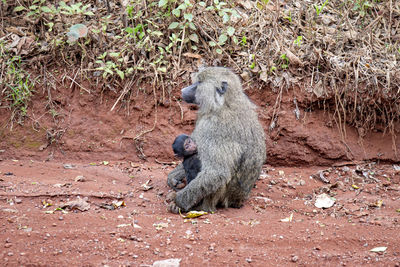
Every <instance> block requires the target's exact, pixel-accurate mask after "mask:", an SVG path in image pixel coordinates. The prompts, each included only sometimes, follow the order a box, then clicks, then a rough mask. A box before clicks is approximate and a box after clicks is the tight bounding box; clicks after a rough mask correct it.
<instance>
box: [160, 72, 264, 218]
mask: <svg viewBox="0 0 400 267" xmlns="http://www.w3.org/2000/svg"><path fill="white" fill-rule="evenodd" d="M182 98H183V100H184V101H186V102H188V103H195V104H197V105H198V106H199V110H198V114H197V120H196V126H195V129H194V131H193V133H192V135H191V137H192V138H193V140H194V141H195V143H196V144H197V149H198V157H199V159H200V162H201V165H202V166H201V171H200V172H199V173H198V174H197V177H196V179H194V180H193V181H192V182H191V183H190V184H188V185H187V186H186V187H185V188H183V189H182V190H180V191H178V192H177V193H176V196H175V199H174V200H173V201H171V202H170V204H169V210H170V211H171V212H175V213H176V212H178V211H179V208H180V209H181V210H182V211H189V210H191V209H196V210H203V211H215V210H216V207H217V206H220V207H235V208H239V207H241V206H242V205H243V203H244V201H245V200H246V198H247V197H248V196H249V194H250V191H251V189H252V188H253V186H254V183H255V181H256V180H257V178H258V177H259V175H260V172H261V168H262V165H263V163H264V161H265V159H266V151H265V136H264V131H263V128H262V127H261V125H260V123H259V121H258V118H257V113H256V111H255V108H256V107H255V105H253V104H252V103H251V102H250V100H249V99H248V97H247V96H246V95H245V94H244V92H243V90H242V86H241V84H240V80H239V78H238V76H236V75H235V74H234V73H233V72H232V71H230V70H229V69H226V68H221V67H210V68H206V69H204V70H202V71H200V72H199V73H197V74H196V76H195V83H194V84H193V85H191V86H189V87H186V88H184V89H183V90H182ZM184 177H185V169H184V167H183V164H180V165H178V166H177V167H176V168H175V169H174V170H173V171H171V172H170V173H169V174H168V185H169V186H170V187H171V188H173V189H174V190H176V191H177V190H178V189H179V188H177V185H178V184H180V183H181V181H182V180H183V179H184Z"/></svg>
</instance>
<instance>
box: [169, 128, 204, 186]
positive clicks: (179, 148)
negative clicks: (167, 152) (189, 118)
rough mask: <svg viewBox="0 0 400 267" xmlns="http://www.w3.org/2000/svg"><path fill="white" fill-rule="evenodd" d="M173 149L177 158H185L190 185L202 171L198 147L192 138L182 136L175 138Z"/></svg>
mask: <svg viewBox="0 0 400 267" xmlns="http://www.w3.org/2000/svg"><path fill="white" fill-rule="evenodd" d="M172 149H173V150H174V153H175V155H176V156H178V157H180V158H183V162H182V164H183V168H184V169H185V173H186V184H188V183H190V182H191V181H192V180H193V179H194V178H196V176H197V174H198V173H199V172H200V170H201V162H200V159H199V157H198V155H197V145H196V143H195V142H194V141H193V139H192V138H190V136H188V135H186V134H180V135H178V136H177V137H176V138H175V141H174V143H173V144H172Z"/></svg>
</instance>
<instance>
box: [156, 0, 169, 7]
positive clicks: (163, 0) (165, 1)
mask: <svg viewBox="0 0 400 267" xmlns="http://www.w3.org/2000/svg"><path fill="white" fill-rule="evenodd" d="M167 4H168V0H160V1H159V2H158V7H165V6H166V5H167Z"/></svg>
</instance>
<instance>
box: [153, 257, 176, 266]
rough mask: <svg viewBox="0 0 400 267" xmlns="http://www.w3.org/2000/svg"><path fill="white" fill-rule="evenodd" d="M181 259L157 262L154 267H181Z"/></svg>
mask: <svg viewBox="0 0 400 267" xmlns="http://www.w3.org/2000/svg"><path fill="white" fill-rule="evenodd" d="M180 262H181V259H167V260H161V261H155V262H154V263H153V265H152V266H153V267H179V266H180Z"/></svg>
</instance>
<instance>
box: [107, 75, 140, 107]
mask: <svg viewBox="0 0 400 267" xmlns="http://www.w3.org/2000/svg"><path fill="white" fill-rule="evenodd" d="M134 78H135V75H134V76H133V77H132V79H131V80H130V81H129V83H127V84H125V87H124V90H122V93H121V94H120V95H119V97H118V99H117V101H115V103H114V105H113V106H112V108H111V109H110V111H113V110H114V108H115V106H116V105H117V104H118V102H119V101H120V100H121V98H123V97H124V96H125V95H126V93H128V92H129V90H130V89H131V86H132V83H133V79H134Z"/></svg>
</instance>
